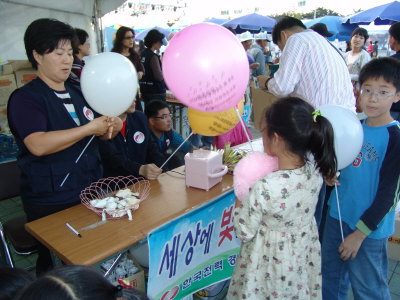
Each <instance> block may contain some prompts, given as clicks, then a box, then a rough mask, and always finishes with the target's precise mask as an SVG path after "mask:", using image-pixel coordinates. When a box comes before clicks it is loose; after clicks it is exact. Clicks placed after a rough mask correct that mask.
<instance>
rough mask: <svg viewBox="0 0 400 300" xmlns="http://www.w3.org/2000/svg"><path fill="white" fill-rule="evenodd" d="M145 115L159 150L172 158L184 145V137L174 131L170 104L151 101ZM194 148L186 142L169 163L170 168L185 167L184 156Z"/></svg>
mask: <svg viewBox="0 0 400 300" xmlns="http://www.w3.org/2000/svg"><path fill="white" fill-rule="evenodd" d="M145 114H146V116H147V119H148V120H149V126H150V129H151V135H152V138H153V140H154V141H155V142H156V143H157V146H158V150H159V151H160V152H161V153H163V154H164V155H165V156H167V157H168V156H170V155H171V154H172V153H173V152H174V151H175V149H176V148H178V147H179V146H180V145H181V144H182V142H183V137H182V136H181V135H180V134H179V133H177V132H176V131H175V130H173V129H172V120H171V119H172V118H171V114H170V111H169V108H168V104H167V103H166V102H164V101H161V100H151V101H150V102H149V103H147V105H146V109H145ZM192 148H193V147H192V145H191V144H190V143H189V142H187V141H186V142H185V143H184V144H183V145H182V147H180V148H179V150H178V152H177V153H175V154H174V156H173V157H172V158H171V159H170V160H169V161H168V168H169V169H174V168H177V167H180V166H182V165H184V164H185V161H184V156H185V154H186V153H188V152H189V151H191V150H192Z"/></svg>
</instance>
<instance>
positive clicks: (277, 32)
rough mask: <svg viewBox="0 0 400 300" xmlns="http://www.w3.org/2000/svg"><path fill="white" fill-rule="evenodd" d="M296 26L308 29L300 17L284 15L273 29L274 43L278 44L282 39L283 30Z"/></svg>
mask: <svg viewBox="0 0 400 300" xmlns="http://www.w3.org/2000/svg"><path fill="white" fill-rule="evenodd" d="M294 27H301V28H303V29H307V27H306V26H305V25H304V24H303V22H301V21H300V20H299V19H296V18H293V17H283V18H282V19H280V20H279V21H278V23H276V25H275V27H274V29H273V30H272V41H273V42H274V44H278V42H280V40H281V32H282V31H283V30H286V29H291V28H294Z"/></svg>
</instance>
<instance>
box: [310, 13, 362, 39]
mask: <svg viewBox="0 0 400 300" xmlns="http://www.w3.org/2000/svg"><path fill="white" fill-rule="evenodd" d="M342 22H343V17H338V16H325V17H321V18H316V19H313V20H310V21H308V22H305V23H304V25H305V26H306V27H307V28H309V27H310V26H312V25H314V24H316V23H323V24H325V25H326V26H327V27H328V31H329V32H331V33H333V36H331V37H330V38H328V40H330V41H334V40H335V39H338V40H339V41H350V37H351V33H352V32H353V30H354V29H356V28H357V27H358V26H357V25H356V24H342Z"/></svg>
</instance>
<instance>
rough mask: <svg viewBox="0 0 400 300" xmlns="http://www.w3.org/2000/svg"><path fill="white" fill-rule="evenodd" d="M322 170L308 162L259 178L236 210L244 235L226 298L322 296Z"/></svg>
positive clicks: (236, 221) (238, 227) (237, 225)
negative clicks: (319, 221) (318, 210)
mask: <svg viewBox="0 0 400 300" xmlns="http://www.w3.org/2000/svg"><path fill="white" fill-rule="evenodd" d="M321 185H322V176H321V175H320V173H319V172H318V170H316V168H315V166H314V165H313V164H312V163H310V162H307V163H306V164H305V165H304V166H303V167H301V168H299V169H294V170H281V171H277V172H273V173H270V174H268V175H267V176H265V177H264V178H262V179H260V180H259V181H257V183H256V184H255V185H254V186H253V187H252V189H251V191H250V195H249V196H248V197H247V198H246V199H245V200H243V202H242V204H241V206H240V207H237V208H236V209H235V212H234V224H235V232H236V235H237V237H238V238H239V239H240V240H242V247H241V250H240V255H239V257H238V259H237V262H236V267H235V270H234V272H233V276H232V280H231V285H230V287H229V291H228V296H227V299H271V300H272V299H300V300H303V299H322V295H321V255H320V243H319V240H318V230H317V225H316V222H315V218H314V211H315V207H316V205H317V202H318V194H319V191H320V189H321Z"/></svg>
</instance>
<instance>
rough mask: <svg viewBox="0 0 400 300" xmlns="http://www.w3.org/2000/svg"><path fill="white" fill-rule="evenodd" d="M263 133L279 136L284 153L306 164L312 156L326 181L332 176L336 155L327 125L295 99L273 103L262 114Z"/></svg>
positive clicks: (330, 128)
mask: <svg viewBox="0 0 400 300" xmlns="http://www.w3.org/2000/svg"><path fill="white" fill-rule="evenodd" d="M265 123H266V133H267V135H268V136H269V137H272V136H273V134H274V133H277V134H278V135H279V136H281V137H282V138H283V139H284V140H285V142H286V145H287V147H288V149H289V150H290V151H291V152H293V153H295V154H297V155H298V156H299V157H301V158H302V159H303V160H304V161H306V160H307V157H308V153H310V152H311V153H312V154H313V155H314V158H315V162H316V164H317V167H318V169H319V171H320V173H321V174H322V175H323V176H324V177H325V178H327V179H332V178H333V177H334V176H335V175H336V168H337V162H336V155H335V149H334V140H333V128H332V125H331V123H330V122H329V121H328V120H327V119H326V118H324V117H323V116H321V112H320V111H315V110H314V108H313V107H312V105H311V104H309V103H307V102H306V101H304V100H302V99H300V98H297V97H285V98H281V99H279V100H278V101H276V102H274V103H273V104H272V105H271V106H270V107H269V109H268V110H267V111H266V113H265Z"/></svg>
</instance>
